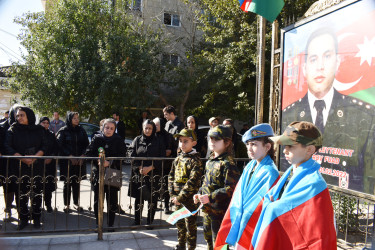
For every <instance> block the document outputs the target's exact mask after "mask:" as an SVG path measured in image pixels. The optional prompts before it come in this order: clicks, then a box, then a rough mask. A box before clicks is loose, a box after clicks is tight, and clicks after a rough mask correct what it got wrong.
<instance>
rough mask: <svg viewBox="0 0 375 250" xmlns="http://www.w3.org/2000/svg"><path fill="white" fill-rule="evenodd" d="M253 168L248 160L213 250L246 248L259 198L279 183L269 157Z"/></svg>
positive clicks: (257, 212) (259, 202)
mask: <svg viewBox="0 0 375 250" xmlns="http://www.w3.org/2000/svg"><path fill="white" fill-rule="evenodd" d="M256 164H257V161H256V160H252V161H251V162H250V163H249V164H248V165H247V166H246V168H245V170H244V172H243V174H242V176H241V178H240V180H239V182H238V184H237V187H236V190H235V191H234V194H233V196H232V200H231V203H230V205H229V207H228V210H227V212H226V213H225V216H224V219H223V222H222V223H221V227H220V230H219V232H218V235H217V238H216V242H215V249H216V250H218V249H222V247H223V246H225V245H226V244H230V245H233V246H234V245H237V248H238V247H243V248H244V249H249V247H250V244H251V238H252V235H253V231H254V228H255V226H256V223H257V221H258V218H259V215H260V212H261V209H262V201H263V197H264V195H265V194H266V193H267V192H268V190H269V189H270V188H271V187H272V186H273V185H275V184H276V182H277V180H278V179H279V172H278V171H277V168H276V166H275V164H274V162H273V160H272V159H271V157H270V156H269V155H267V156H266V157H265V158H264V159H263V160H262V161H261V162H260V163H259V165H258V166H256ZM255 167H256V168H255ZM254 168H255V170H254ZM253 171H254V172H253ZM252 172H253V173H252Z"/></svg>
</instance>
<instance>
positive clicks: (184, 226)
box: [176, 205, 197, 250]
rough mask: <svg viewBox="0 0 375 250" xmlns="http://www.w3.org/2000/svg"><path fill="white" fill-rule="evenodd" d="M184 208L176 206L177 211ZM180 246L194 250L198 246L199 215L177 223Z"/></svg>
mask: <svg viewBox="0 0 375 250" xmlns="http://www.w3.org/2000/svg"><path fill="white" fill-rule="evenodd" d="M181 208H182V206H181V205H179V206H176V211H177V210H178V209H181ZM176 227H177V240H178V245H180V246H185V244H186V243H187V246H188V249H189V250H193V249H195V248H196V246H197V215H193V216H189V217H187V218H184V219H181V220H179V221H177V223H176Z"/></svg>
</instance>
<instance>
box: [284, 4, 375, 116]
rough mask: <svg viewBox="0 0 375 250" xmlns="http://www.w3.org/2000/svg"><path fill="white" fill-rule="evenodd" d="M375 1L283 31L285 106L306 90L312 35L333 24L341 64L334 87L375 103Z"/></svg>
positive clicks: (340, 10)
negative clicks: (308, 49) (308, 41)
mask: <svg viewBox="0 0 375 250" xmlns="http://www.w3.org/2000/svg"><path fill="white" fill-rule="evenodd" d="M372 23H375V1H372V0H363V1H358V2H356V3H355V4H352V5H350V6H346V7H344V8H342V9H339V10H338V11H334V12H332V13H330V14H329V15H327V16H324V17H321V18H318V19H316V20H314V21H312V22H309V23H307V24H305V25H302V26H297V27H293V29H291V30H290V31H287V32H286V33H285V34H284V45H283V46H284V55H283V86H282V88H283V91H282V92H283V96H282V109H285V108H286V107H288V106H289V105H291V104H293V103H294V102H296V101H298V100H299V99H301V98H302V97H303V96H304V95H305V94H306V92H307V89H308V86H307V80H306V78H305V75H304V73H303V68H304V64H305V49H306V48H305V46H306V43H307V38H308V37H309V35H310V34H311V33H312V32H313V31H315V30H318V29H319V28H324V27H327V26H328V27H330V28H332V29H333V30H334V32H335V34H336V37H337V42H338V56H339V58H340V63H339V66H338V68H337V71H336V74H335V79H334V82H333V87H334V88H335V89H336V90H337V91H339V92H340V93H341V94H344V95H349V96H352V97H354V98H356V99H359V100H362V101H364V102H367V103H370V104H372V105H375V80H374V79H375V29H373V28H370V27H369V24H372Z"/></svg>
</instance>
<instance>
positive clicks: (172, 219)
mask: <svg viewBox="0 0 375 250" xmlns="http://www.w3.org/2000/svg"><path fill="white" fill-rule="evenodd" d="M202 207H203V204H202V203H201V204H200V206H199V207H198V209H197V210H195V211H193V212H190V211H189V209H187V208H186V207H185V206H184V205H182V208H180V209H179V210H177V211H175V212H173V214H171V215H170V216H169V217H168V218H167V222H168V223H169V224H172V225H174V224H176V222H177V221H179V220H181V219H184V218H186V217H189V216H192V215H195V214H196V213H198V211H199V209H201V208H202Z"/></svg>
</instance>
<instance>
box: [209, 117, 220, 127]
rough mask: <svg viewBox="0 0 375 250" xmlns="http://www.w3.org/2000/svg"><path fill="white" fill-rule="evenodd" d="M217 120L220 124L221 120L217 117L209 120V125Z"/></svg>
mask: <svg viewBox="0 0 375 250" xmlns="http://www.w3.org/2000/svg"><path fill="white" fill-rule="evenodd" d="M215 120H217V121H218V122H219V118H217V117H211V118H210V119H209V120H208V124H210V125H211V122H213V121H215Z"/></svg>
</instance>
